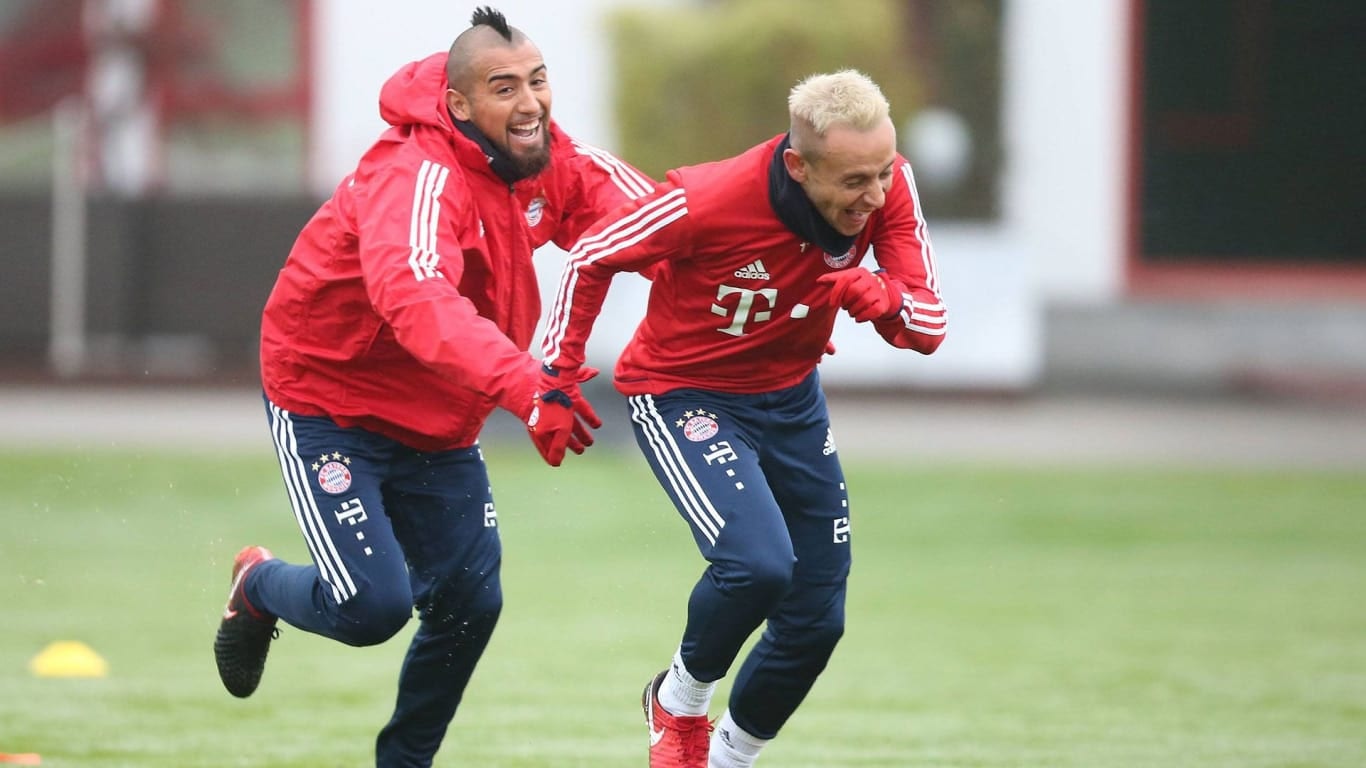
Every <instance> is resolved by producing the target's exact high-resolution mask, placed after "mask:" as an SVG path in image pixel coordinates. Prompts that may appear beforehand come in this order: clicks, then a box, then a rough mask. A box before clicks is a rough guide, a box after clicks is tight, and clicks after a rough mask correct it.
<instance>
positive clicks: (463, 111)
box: [446, 88, 470, 120]
mask: <svg viewBox="0 0 1366 768" xmlns="http://www.w3.org/2000/svg"><path fill="white" fill-rule="evenodd" d="M446 109H449V110H450V111H451V115H452V116H453V117H454V118H455V119H456V120H469V119H470V101H469V99H467V98H465V94H463V93H461V92H460V91H457V90H455V89H454V88H447V89H446Z"/></svg>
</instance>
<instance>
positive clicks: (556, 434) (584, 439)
mask: <svg viewBox="0 0 1366 768" xmlns="http://www.w3.org/2000/svg"><path fill="white" fill-rule="evenodd" d="M597 375H598V370H597V369H596V368H590V367H587V366H585V367H583V368H578V369H576V370H573V371H560V370H557V369H555V368H549V367H547V366H541V367H540V373H539V374H538V376H539V379H538V383H537V386H536V394H535V395H534V396H533V397H532V402H531V413H530V414H529V415H528V416H527V417H526V430H527V434H528V435H529V436H530V437H531V442H532V443H533V444H534V445H535V446H536V450H537V451H539V452H540V454H541V458H543V459H545V462H546V463H547V464H549V465H550V466H552V467H558V466H560V464H561V462H563V461H564V453H565V451H566V450H570V451H573V452H574V453H576V454H582V453H583V451H584V449H585V448H586V447H588V446H590V445H592V444H593V433H592V432H591V431H589V430H590V428H592V429H597V428H598V427H601V426H602V419H600V418H598V414H597V412H596V411H594V410H593V406H592V405H591V404H589V402H588V400H587V399H585V398H584V396H583V393H582V392H580V391H579V385H580V384H582V383H583V382H585V381H588V380H589V379H591V378H593V377H594V376H597Z"/></svg>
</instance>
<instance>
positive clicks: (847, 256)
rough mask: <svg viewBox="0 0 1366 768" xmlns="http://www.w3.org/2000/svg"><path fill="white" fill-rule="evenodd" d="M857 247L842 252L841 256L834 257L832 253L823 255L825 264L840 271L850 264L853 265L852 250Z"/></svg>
mask: <svg viewBox="0 0 1366 768" xmlns="http://www.w3.org/2000/svg"><path fill="white" fill-rule="evenodd" d="M857 247H858V246H853V247H851V248H850V249H849V250H848V251H845V252H844V255H843V256H836V255H834V254H833V253H827V254H825V263H826V264H829V265H830V266H831V267H833V268H834V269H842V268H844V267H847V266H849V265H850V264H852V263H854V249H855V248H857Z"/></svg>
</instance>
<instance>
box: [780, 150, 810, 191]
mask: <svg viewBox="0 0 1366 768" xmlns="http://www.w3.org/2000/svg"><path fill="white" fill-rule="evenodd" d="M783 165H784V166H785V167H786V168H787V175H788V176H791V177H792V180H793V181H795V182H797V183H798V184H805V183H806V161H805V160H803V159H802V156H801V153H800V152H798V151H797V150H795V149H793V148H792V147H788V148H787V149H784V150H783Z"/></svg>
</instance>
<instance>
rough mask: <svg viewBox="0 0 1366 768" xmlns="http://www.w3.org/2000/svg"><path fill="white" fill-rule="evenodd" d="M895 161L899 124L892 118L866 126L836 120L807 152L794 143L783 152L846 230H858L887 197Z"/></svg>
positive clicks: (829, 216)
mask: <svg viewBox="0 0 1366 768" xmlns="http://www.w3.org/2000/svg"><path fill="white" fill-rule="evenodd" d="M895 162H896V128H895V127H893V125H892V121H891V120H890V119H883V120H881V121H879V122H878V123H877V124H876V125H874V126H873V127H872V128H871V129H869V130H866V131H860V130H858V129H855V128H851V127H849V126H847V125H835V126H832V127H831V128H830V129H829V130H828V131H827V132H826V134H825V136H824V137H822V138H820V139H818V140H817V141H816V142H815V145H814V146H813V147H812V149H811V150H810V151H808V152H807V153H806V157H803V156H802V154H801V153H800V152H798V151H797V150H795V149H791V148H789V149H788V150H786V152H784V154H783V163H784V164H785V165H786V166H787V172H788V175H790V176H791V177H792V178H793V180H795V181H796V182H797V183H798V184H801V185H802V189H803V190H804V191H805V192H806V196H807V197H808V198H810V200H811V203H812V205H814V206H815V207H816V210H817V211H819V212H820V214H821V217H822V218H824V219H825V220H826V222H827V223H829V224H830V226H832V227H834V228H835V231H837V232H839V233H840V234H842V235H857V234H858V233H859V232H861V231H862V230H863V228H864V227H865V226H866V225H867V224H868V217H869V216H871V215H872V213H873V211H876V210H877V209H879V208H881V207H882V206H883V204H884V203H886V202H887V190H888V189H890V188H891V186H892V166H893V164H894V163H895Z"/></svg>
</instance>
